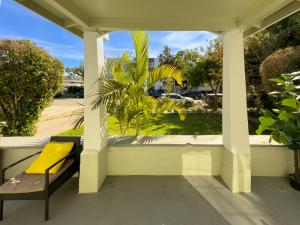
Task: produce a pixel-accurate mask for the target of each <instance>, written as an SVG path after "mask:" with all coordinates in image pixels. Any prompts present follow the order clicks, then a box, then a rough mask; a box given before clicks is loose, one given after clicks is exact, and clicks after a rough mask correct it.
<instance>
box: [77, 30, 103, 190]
mask: <svg viewBox="0 0 300 225" xmlns="http://www.w3.org/2000/svg"><path fill="white" fill-rule="evenodd" d="M103 42H104V37H103V36H100V35H99V34H98V33H97V32H91V31H86V32H84V148H83V152H82V154H81V162H80V180H79V192H80V193H90V192H97V191H98V190H99V188H100V187H101V185H102V183H103V181H104V179H105V177H106V148H105V146H106V143H107V133H106V131H107V125H106V107H105V105H103V106H101V107H100V108H98V109H96V110H92V102H93V100H94V99H95V96H94V94H96V93H97V91H98V90H99V83H98V78H99V76H100V75H101V73H102V72H103V67H104V46H103Z"/></svg>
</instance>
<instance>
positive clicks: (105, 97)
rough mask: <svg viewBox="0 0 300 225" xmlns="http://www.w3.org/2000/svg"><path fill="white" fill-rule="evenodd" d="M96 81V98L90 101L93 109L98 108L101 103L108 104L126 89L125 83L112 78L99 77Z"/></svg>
mask: <svg viewBox="0 0 300 225" xmlns="http://www.w3.org/2000/svg"><path fill="white" fill-rule="evenodd" d="M98 82H99V89H98V92H97V93H96V98H95V99H94V100H93V102H92V109H93V110H94V109H97V108H99V106H100V105H102V104H110V103H111V102H113V101H114V100H115V99H117V96H118V95H121V94H122V92H123V91H124V90H126V85H124V84H122V83H120V82H118V81H116V80H113V79H106V78H99V80H98Z"/></svg>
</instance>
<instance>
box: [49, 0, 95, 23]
mask: <svg viewBox="0 0 300 225" xmlns="http://www.w3.org/2000/svg"><path fill="white" fill-rule="evenodd" d="M45 2H47V3H48V4H49V5H50V6H52V7H53V8H55V9H56V10H58V11H59V12H61V13H62V14H64V15H65V16H66V17H68V18H69V19H70V20H72V21H74V22H75V23H77V24H78V25H80V26H81V27H82V28H84V29H85V28H90V20H89V17H88V16H86V15H85V14H84V13H83V12H82V11H81V10H80V9H78V8H77V7H76V6H75V5H74V4H73V3H72V2H70V1H69V0H45Z"/></svg>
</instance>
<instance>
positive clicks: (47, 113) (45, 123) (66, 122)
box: [35, 98, 83, 136]
mask: <svg viewBox="0 0 300 225" xmlns="http://www.w3.org/2000/svg"><path fill="white" fill-rule="evenodd" d="M82 104H83V99H77V98H66V99H63V98H62V99H54V101H53V103H52V105H51V106H49V107H48V108H46V109H45V110H44V111H43V112H42V116H41V117H40V119H39V122H38V125H37V133H36V135H35V136H51V135H55V134H58V133H60V132H62V131H65V130H68V129H71V128H73V126H74V122H75V121H76V115H74V114H75V113H76V112H78V111H79V110H80V109H82V107H83V106H82Z"/></svg>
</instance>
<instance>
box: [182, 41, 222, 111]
mask: <svg viewBox="0 0 300 225" xmlns="http://www.w3.org/2000/svg"><path fill="white" fill-rule="evenodd" d="M222 77H223V49H222V46H221V43H220V42H218V41H216V40H214V41H212V42H210V45H209V46H208V47H207V49H206V50H205V54H204V55H203V56H202V57H201V58H200V59H199V60H198V62H197V63H196V64H195V65H194V66H193V67H191V69H190V70H189V72H188V76H187V79H188V83H189V85H191V86H193V87H198V86H199V85H203V86H206V85H208V86H209V87H210V88H211V89H212V91H213V93H214V94H215V101H214V104H213V105H214V106H213V107H214V108H217V107H218V97H217V90H218V88H219V86H220V85H221V83H222Z"/></svg>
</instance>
